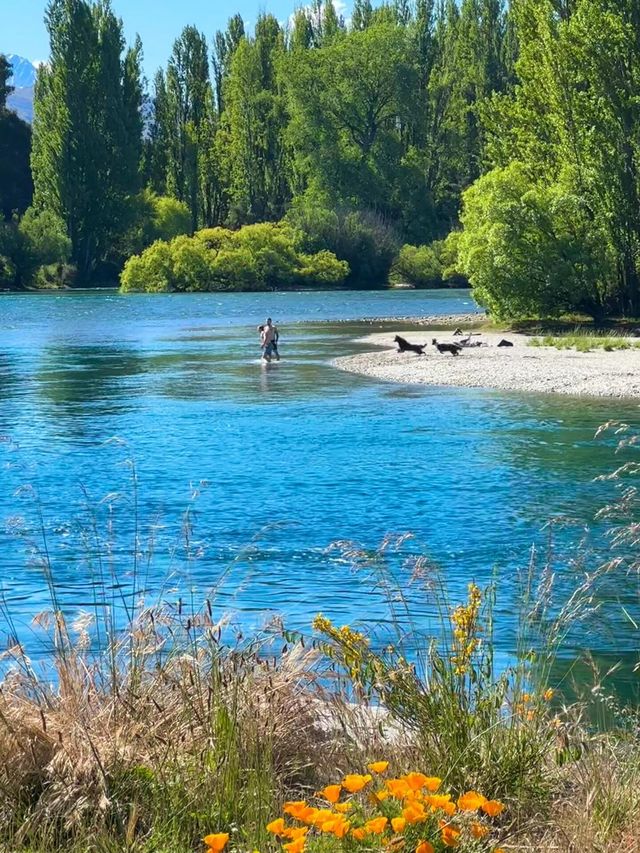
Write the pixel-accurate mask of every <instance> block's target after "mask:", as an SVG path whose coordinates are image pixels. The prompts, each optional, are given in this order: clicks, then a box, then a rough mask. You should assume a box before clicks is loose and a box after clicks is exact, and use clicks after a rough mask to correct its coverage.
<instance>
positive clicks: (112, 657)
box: [0, 424, 640, 853]
mask: <svg viewBox="0 0 640 853" xmlns="http://www.w3.org/2000/svg"><path fill="white" fill-rule="evenodd" d="M608 427H609V428H611V429H612V430H614V431H615V432H617V433H619V434H620V435H621V438H620V441H621V446H623V447H624V448H625V449H627V450H631V451H633V448H634V446H635V444H636V442H635V441H634V436H633V435H632V434H631V433H630V432H629V430H628V427H626V425H619V424H609V425H608ZM630 465H633V463H626V464H625V465H623V466H622V467H621V468H619V469H618V470H617V471H616V472H614V473H613V474H612V475H611V476H612V479H618V480H619V481H620V482H621V483H622V484H623V485H624V489H623V493H622V498H621V501H620V502H618V503H613V504H612V505H611V506H609V507H606V508H605V509H604V510H603V512H602V514H601V515H602V518H603V519H608V520H609V524H610V525H611V541H612V543H613V546H614V547H616V548H618V550H619V553H618V552H616V553H615V554H614V556H613V557H612V560H611V561H610V562H608V563H605V564H603V565H600V566H598V567H597V568H595V569H590V570H589V571H581V572H578V580H577V582H576V585H575V589H574V590H573V591H572V592H571V594H570V595H569V596H568V597H566V598H564V599H561V598H559V593H558V592H557V591H556V589H555V583H554V573H553V571H552V569H551V567H550V566H549V565H547V564H541V565H538V564H537V562H536V561H535V560H532V562H531V565H530V566H529V567H528V568H527V570H526V571H524V572H523V573H522V575H521V577H520V579H519V594H518V595H517V597H516V599H517V602H518V606H519V608H520V615H519V619H518V625H519V627H520V631H519V638H518V643H517V648H516V649H515V654H514V657H513V661H514V662H513V664H512V666H510V667H508V668H506V669H505V668H504V667H502V668H499V667H497V666H496V663H495V661H494V648H495V644H494V639H493V613H494V608H495V602H496V597H499V595H500V588H499V586H493V585H491V586H489V587H488V588H487V589H479V588H478V587H477V586H475V584H470V585H469V590H468V598H467V600H465V601H461V602H459V601H451V599H450V598H449V596H448V594H447V592H446V588H445V586H444V583H443V581H442V578H441V577H440V574H439V573H438V572H437V571H436V570H434V569H433V567H432V566H431V564H430V563H428V561H427V560H425V559H423V558H417V559H415V560H414V562H413V565H412V567H411V568H412V570H413V571H412V573H413V582H414V583H415V584H419V585H420V586H421V588H422V589H423V591H424V595H425V596H429V597H430V599H431V603H432V605H433V606H435V607H436V608H437V609H438V610H439V613H440V630H439V631H437V632H436V636H428V635H425V634H424V632H422V631H420V630H419V628H418V627H416V626H414V625H412V623H411V620H410V613H409V612H408V605H407V603H406V601H405V599H404V595H403V591H402V590H401V589H398V588H397V587H396V585H395V584H394V583H393V580H392V576H393V572H392V570H391V568H390V566H392V565H393V564H394V560H395V558H396V555H397V554H401V548H402V541H403V540H402V539H398V540H393V539H391V538H389V539H388V540H386V541H385V542H384V543H383V544H382V546H381V547H380V548H379V549H378V550H377V551H374V552H369V551H365V550H361V549H359V548H357V547H355V546H353V545H350V544H348V543H346V544H345V543H341V544H340V546H339V547H341V549H342V551H343V557H344V558H345V559H348V560H350V561H351V562H352V563H353V564H354V565H355V566H357V567H358V568H359V569H363V568H364V569H366V570H367V571H368V573H369V575H370V577H371V578H372V583H375V584H376V586H377V587H378V588H382V589H383V590H385V591H386V593H387V596H388V600H389V610H390V620H389V624H390V625H391V630H392V633H391V634H389V633H388V632H387V633H386V634H385V635H384V642H381V636H379V635H377V634H376V632H375V631H374V632H372V633H371V634H366V635H365V634H364V633H362V632H360V631H358V630H355V629H354V628H351V627H349V626H343V627H337V626H335V625H333V624H332V622H331V621H330V620H328V619H326V618H325V617H323V616H322V615H318V617H317V618H316V620H315V623H314V632H313V635H312V636H306V637H305V636H302V635H294V634H291V633H289V632H287V631H285V630H284V629H283V630H281V631H279V632H271V633H269V634H265V635H260V636H256V637H253V638H251V639H249V640H238V641H234V642H230V641H229V639H228V633H226V632H225V630H224V625H223V624H222V623H219V622H218V623H217V622H215V620H214V616H213V614H214V612H215V611H214V602H212V601H211V600H205V601H203V602H202V604H201V605H199V606H195V605H189V606H187V605H186V604H185V603H184V602H182V601H178V602H176V603H174V604H167V603H164V604H162V603H160V604H158V605H156V606H153V607H148V606H145V605H144V604H140V605H139V606H137V607H136V608H133V609H132V608H131V605H130V604H129V611H128V619H127V621H126V623H125V624H116V622H115V620H114V617H113V611H112V608H111V607H98V606H97V607H96V608H95V612H94V614H92V615H91V616H87V615H85V616H83V617H82V618H81V619H79V620H76V621H75V622H74V623H70V622H69V621H68V620H67V619H65V618H64V616H63V615H62V613H61V610H60V608H59V606H58V604H57V591H56V582H55V571H54V567H52V566H51V565H50V564H49V562H48V557H47V555H46V549H41V551H42V559H43V564H42V566H43V571H44V572H45V577H46V579H47V582H48V583H49V586H50V593H51V608H50V610H48V611H47V612H45V613H42V614H40V615H39V616H38V618H37V622H38V624H39V626H40V628H41V630H44V631H45V632H46V633H47V634H48V636H49V641H50V646H51V650H52V652H51V661H52V664H53V666H54V667H55V677H54V678H51V677H50V674H47V675H45V676H42V675H40V674H38V673H37V672H36V670H35V668H34V666H33V664H32V663H31V661H30V659H29V657H28V653H27V651H28V650H27V649H25V648H24V647H22V646H21V645H19V644H18V642H17V640H16V641H15V642H14V643H13V644H12V645H10V647H9V648H7V649H6V651H5V652H4V653H3V664H2V665H3V667H4V674H5V677H4V680H3V682H2V688H1V691H0V850H2V853H19V851H24V853H45V851H46V853H51V851H54V853H61V851H65V852H66V851H68V853H80V851H83V853H86V851H96V853H98V851H99V852H100V853H111V851H114V853H115V851H127V853H151V851H154V853H191V851H203V850H204V849H205V847H204V845H203V842H202V839H203V838H204V837H205V836H207V835H208V834H213V835H212V836H211V840H212V843H211V845H209V846H210V849H212V850H213V849H216V847H215V846H216V845H222V844H226V848H227V850H229V851H237V853H244V851H252V850H260V851H262V853H267V851H276V850H280V849H282V845H281V843H282V842H286V843H287V844H289V845H293V846H292V847H287V848H285V850H286V853H301V849H302V847H305V849H306V850H307V851H308V853H343V851H344V853H360V851H362V853H364V851H369V850H372V851H379V850H382V849H389V846H390V845H391V847H392V848H393V849H400V846H401V844H402V840H403V838H404V843H405V849H406V850H407V851H413V850H416V849H420V850H421V853H429V850H430V849H431V848H430V845H432V846H433V849H434V850H435V851H436V853H440V851H444V850H445V849H448V846H447V839H448V840H449V841H452V840H454V841H456V849H458V850H459V851H461V853H482V851H487V853H488V851H490V850H494V849H495V846H496V845H497V844H499V845H500V847H501V848H502V849H503V850H506V851H515V850H540V851H547V850H548V851H551V850H556V851H557V850H566V851H571V850H576V851H578V850H579V851H593V853H596V851H599V852H600V851H614V850H615V851H617V850H629V851H631V850H635V849H639V848H640V821H639V820H638V818H637V814H638V806H640V745H639V743H640V738H639V737H638V733H639V732H640V719H639V718H638V717H637V716H636V714H635V712H634V711H633V709H617V708H616V707H615V701H614V700H613V699H611V698H609V697H606V690H605V687H604V685H599V684H598V683H597V682H594V685H593V690H592V692H591V696H592V699H591V700H589V701H588V702H584V701H579V702H576V701H574V702H572V703H570V704H567V705H565V704H564V700H563V697H562V694H561V692H560V690H559V689H558V688H561V687H562V685H558V684H554V683H553V682H552V674H553V673H554V672H555V671H556V670H555V669H554V664H555V662H556V656H557V654H558V652H559V651H561V650H562V646H563V642H564V640H565V637H566V634H567V632H568V631H570V630H572V628H573V626H575V624H576V622H577V621H580V620H582V621H583V622H584V623H585V625H586V624H589V620H590V618H591V617H592V615H593V613H594V609H595V608H596V598H597V596H596V593H597V588H598V583H599V582H600V581H601V580H610V579H611V575H612V573H614V572H624V571H626V570H630V571H637V566H638V556H639V555H638V539H637V525H636V521H635V519H636V518H637V508H638V495H637V492H636V490H635V487H633V485H632V481H630V480H629V476H630V475H631V474H633V473H636V469H635V468H633V467H629V466H630ZM134 488H137V483H136V482H135V476H134ZM136 503H137V501H136V500H134V505H135V504H136ZM185 528H186V529H187V530H188V531H189V535H190V533H191V531H190V524H185ZM92 536H93V541H94V546H93V547H95V548H97V550H98V551H102V550H104V549H101V548H100V547H98V546H96V545H95V543H96V542H97V541H98V538H99V537H98V536H97V534H96V531H95V529H93V532H92ZM621 555H622V556H621ZM94 559H95V555H94ZM132 559H133V561H134V563H135V564H138V563H140V562H141V558H140V555H139V549H138V548H137V547H136V548H135V549H133V552H132ZM104 571H105V576H104V589H103V596H104V600H107V598H108V596H107V588H111V587H110V585H109V580H110V578H109V576H108V574H107V569H104ZM138 571H140V566H139V565H136V566H135V567H134V576H135V573H136V572H138ZM512 596H513V593H510V602H509V603H510V605H511V604H513V601H512V600H511V597H512ZM135 600H139V599H138V597H136V599H135ZM627 606H628V605H627ZM3 615H4V618H5V619H6V621H7V622H8V623H9V624H10V625H11V614H10V613H9V612H5V613H4V614H3ZM98 637H100V638H101V642H100V643H99V645H96V639H97V638H98ZM409 648H411V649H416V648H417V649H418V653H417V655H415V654H410V653H409V652H408V651H407V649H409ZM603 697H605V699H606V703H607V705H608V712H609V713H608V716H609V718H610V719H614V720H615V724H613V725H611V726H610V728H609V729H608V730H602V729H601V728H599V727H598V726H597V725H596V724H595V722H596V721H597V718H596V716H594V713H593V708H594V706H595V705H597V704H598V703H599V702H600V703H602V701H603ZM612 708H613V711H612ZM372 761H381V762H389V766H388V768H387V767H385V768H384V770H383V769H380V768H381V765H380V767H379V768H378V770H376V771H371V770H369V769H368V765H369V764H370V763H371V762H372ZM416 771H418V772H421V773H424V774H426V777H427V778H428V779H429V780H431V781H430V782H428V783H425V782H421V781H420V779H421V777H419V776H416V775H407V774H415V773H416ZM349 774H351V775H349ZM368 775H370V776H371V777H372V778H371V779H367V778H366V777H367V776H368ZM434 777H438V779H439V780H440V781H439V784H438V786H437V795H436V796H440V797H442V795H443V794H450V795H451V801H450V802H451V803H456V802H458V807H457V808H455V814H453V815H452V814H451V813H450V809H449V806H448V805H447V801H445V800H444V799H440V800H433V799H432V800H430V799H429V797H431V796H432V793H433V792H431V793H429V791H431V789H430V788H425V785H427V784H429V785H431V784H434V785H435V782H433V779H434ZM389 778H391V779H396V780H398V781H397V783H392V784H391V788H394V785H395V788H398V786H400V789H401V788H402V785H408V784H409V782H408V781H407V780H413V781H412V782H411V784H413V782H416V780H417V782H416V788H415V789H411V790H413V793H408V792H407V791H404V793H400V794H399V793H398V792H397V791H395V789H394V791H395V793H392V795H391V796H388V797H387V798H386V799H384V800H377V799H372V798H371V796H370V792H371V791H372V790H376V791H382V792H383V793H384V791H385V788H386V787H387V782H386V781H385V780H388V779H389ZM354 779H355V780H356V781H355V782H353V780H354ZM362 779H366V781H365V782H363V783H362V786H361V789H360V790H356V789H357V788H358V785H360V782H359V781H358V780H362ZM330 784H334V785H341V786H342V787H341V788H340V789H338V794H339V798H340V802H341V803H343V802H345V800H347V801H348V802H349V804H350V806H349V807H348V808H349V809H350V810H349V812H347V813H346V815H347V816H345V813H343V814H342V817H340V818H339V816H338V814H336V813H335V810H334V813H333V814H332V815H331V816H330V817H327V815H326V814H325V813H324V812H323V811H322V810H323V809H324V810H327V811H329V810H330V809H331V810H332V807H331V806H330V804H329V803H328V801H327V797H326V796H325V795H323V794H319V793H318V792H321V791H322V790H323V789H324V788H325V786H327V785H330ZM354 785H355V788H354V790H353V791H352V790H351V788H352V787H354ZM349 786H351V787H349ZM469 791H477V792H480V794H481V795H483V796H484V797H486V798H488V799H489V800H491V801H492V802H494V801H495V802H498V803H499V804H500V809H501V808H502V806H504V810H502V811H500V809H497V807H493V808H494V811H495V810H496V809H497V810H498V811H500V813H499V814H495V816H492V814H488V813H486V812H485V811H484V810H483V805H482V803H483V802H484V801H483V799H482V797H479V798H476V799H474V798H473V797H471V798H466V799H462V800H460V799H459V798H460V797H461V796H462V795H464V794H465V792H469ZM387 793H388V791H387ZM469 800H471V802H472V805H473V803H476V805H475V807H474V808H473V809H472V810H470V811H465V810H464V805H465V804H468V802H469ZM287 801H289V802H291V801H294V803H295V802H302V801H304V803H305V806H304V809H311V812H310V813H309V814H310V815H311V818H312V820H311V818H309V815H307V816H306V817H305V814H303V812H304V809H303V811H300V809H301V808H302V807H294V808H293V811H292V807H288V806H286V805H285V804H286V803H287ZM283 807H284V815H283ZM427 807H428V808H427ZM445 807H446V808H445ZM296 808H297V809H298V819H296V817H295V815H294V812H295V811H296ZM421 809H422V810H425V809H427V810H426V811H425V815H424V817H421V816H420V813H421V812H420V810H421ZM432 809H435V811H433V810H432ZM407 810H408V811H407ZM412 810H413V811H412ZM405 811H406V813H407V826H405V827H403V828H402V830H401V831H399V832H398V834H397V837H396V840H395V841H394V840H393V838H394V837H395V836H394V835H393V834H390V831H389V824H388V821H389V820H390V819H391V818H392V817H393V818H402V817H403V816H404V815H405ZM416 814H417V817H416ZM280 815H283V819H285V820H286V822H287V823H286V826H289V827H291V826H293V827H297V830H299V831H300V832H304V828H305V821H307V825H308V823H309V822H311V823H312V827H311V829H310V830H309V831H308V835H307V838H306V840H305V839H304V838H302V843H301V842H300V839H296V838H293V837H291V836H290V837H289V838H290V840H289V839H287V838H286V837H282V832H277V831H269V830H267V825H268V824H270V823H271V822H272V821H273V820H275V819H276V818H278V817H279V816H280ZM385 817H386V818H387V824H385V825H384V826H383V822H382V821H381V818H385ZM409 818H411V819H409ZM347 820H349V821H350V823H351V826H350V827H348V828H347V830H345V831H346V833H347V834H346V835H345V837H341V832H342V831H343V829H344V827H345V821H347ZM370 821H373V823H370ZM440 822H443V823H442V825H440ZM325 823H326V827H325ZM476 824H477V825H478V826H479V827H480V829H478V828H477V826H475V825H476ZM279 826H280V825H279ZM354 827H355V828H358V829H360V828H362V833H361V834H362V835H363V837H362V839H358V838H355V837H354V836H353V835H352V833H351V829H353V828H354ZM367 827H369V829H367ZM380 827H382V832H381V833H380V834H379V833H378V832H377V829H378V828H380ZM474 827H475V828H474ZM485 829H486V830H487V834H486V835H484V834H481V833H484V830H485ZM280 830H282V826H280ZM297 830H296V831H297ZM454 830H455V831H460V833H461V835H460V836H459V837H457V838H453V837H451V836H450V835H447V832H453V831H454ZM474 833H475V835H474ZM226 834H228V835H229V839H228V841H226V839H225V838H224V835H226ZM301 837H302V836H301ZM421 843H424V845H425V846H424V847H423V848H420V844H421Z"/></svg>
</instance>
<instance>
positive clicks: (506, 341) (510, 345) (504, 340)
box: [498, 338, 513, 347]
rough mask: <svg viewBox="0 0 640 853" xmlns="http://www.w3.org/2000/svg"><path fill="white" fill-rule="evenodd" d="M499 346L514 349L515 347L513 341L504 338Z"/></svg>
mask: <svg viewBox="0 0 640 853" xmlns="http://www.w3.org/2000/svg"><path fill="white" fill-rule="evenodd" d="M498 346H499V347H512V346H513V342H512V341H508V340H506V338H503V339H502V340H501V341H500V343H499V344H498Z"/></svg>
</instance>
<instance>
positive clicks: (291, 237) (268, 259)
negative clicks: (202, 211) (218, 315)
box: [121, 222, 349, 291]
mask: <svg viewBox="0 0 640 853" xmlns="http://www.w3.org/2000/svg"><path fill="white" fill-rule="evenodd" d="M301 244H302V240H301V235H300V234H299V233H297V232H296V231H295V230H294V229H292V228H291V227H290V226H289V225H287V224H285V223H268V222H265V223H260V224H256V225H245V226H244V227H243V228H240V229H239V230H238V231H229V230H228V229H226V228H205V229H203V230H201V231H198V232H197V233H196V234H195V236H193V237H186V236H182V237H176V238H175V239H174V240H171V241H170V242H166V241H161V240H158V241H156V242H155V243H154V244H153V245H152V246H150V247H149V248H148V249H146V250H145V251H144V252H143V253H142V254H141V255H137V256H134V257H132V258H130V259H129V260H128V261H127V263H126V264H125V267H124V270H123V272H122V277H121V280H122V288H123V290H148V291H176V290H185V291H195V290H266V289H273V288H275V287H301V286H305V285H309V286H310V285H316V286H317V285H325V286H326V285H331V284H341V283H342V282H343V281H344V280H345V278H346V277H347V275H348V273H349V267H348V264H347V263H346V262H345V261H339V260H338V259H337V258H336V256H335V255H333V254H332V253H331V252H328V251H326V250H324V251H320V252H317V253H314V254H309V253H307V252H304V251H302V248H301Z"/></svg>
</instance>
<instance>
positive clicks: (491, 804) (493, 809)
mask: <svg viewBox="0 0 640 853" xmlns="http://www.w3.org/2000/svg"><path fill="white" fill-rule="evenodd" d="M482 811H483V812H484V813H485V814H488V815H489V817H497V816H498V815H499V814H500V813H501V812H503V811H504V805H503V804H502V803H501V802H500V801H499V800H485V801H484V803H483V804H482Z"/></svg>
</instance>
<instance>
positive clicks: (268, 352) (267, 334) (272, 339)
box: [258, 317, 280, 361]
mask: <svg viewBox="0 0 640 853" xmlns="http://www.w3.org/2000/svg"><path fill="white" fill-rule="evenodd" d="M258 331H259V332H260V346H261V347H262V358H263V359H264V361H271V356H272V355H273V356H275V357H276V361H280V353H279V352H278V338H279V337H280V335H279V333H278V328H277V326H274V325H273V323H272V321H271V317H268V318H267V322H266V323H265V324H264V326H258Z"/></svg>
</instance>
